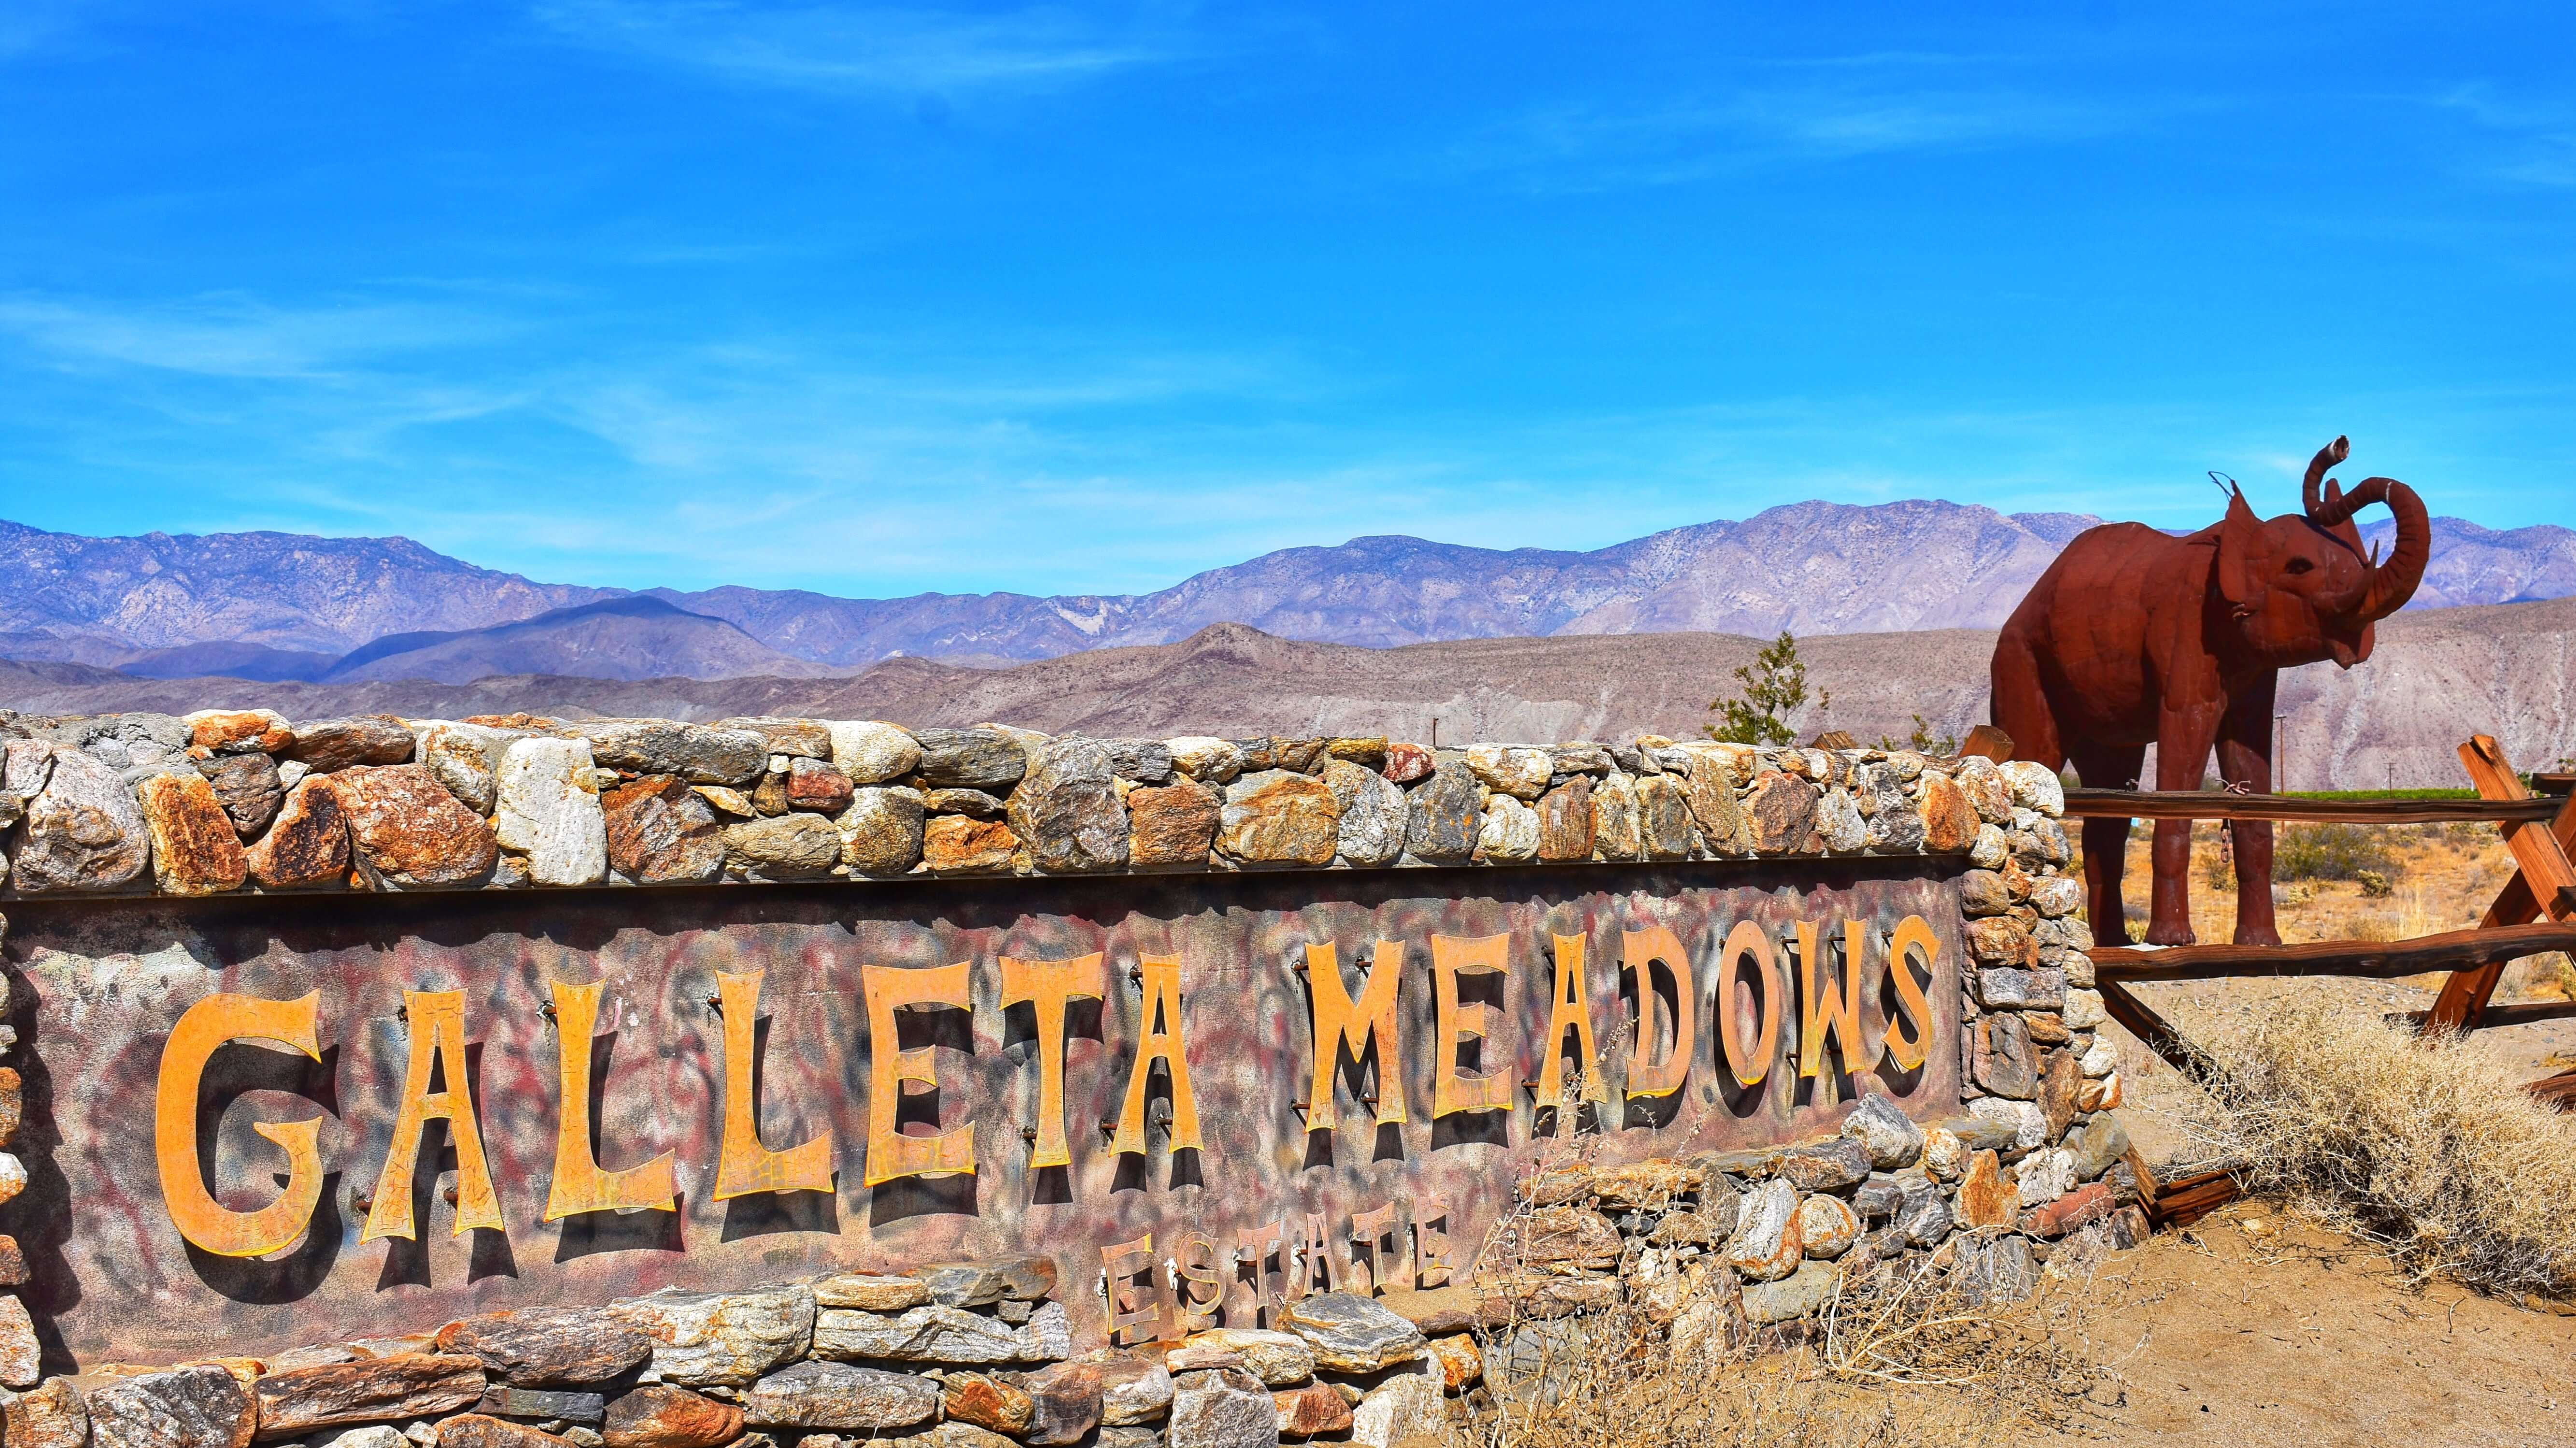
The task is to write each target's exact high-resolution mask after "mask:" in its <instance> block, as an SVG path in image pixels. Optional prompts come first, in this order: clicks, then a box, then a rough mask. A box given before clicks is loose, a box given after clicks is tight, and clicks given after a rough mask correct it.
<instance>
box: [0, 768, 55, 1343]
mask: <svg viewBox="0 0 2576 1448" xmlns="http://www.w3.org/2000/svg"><path fill="white" fill-rule="evenodd" d="M24 807H25V802H24V799H23V797H22V796H20V795H18V794H16V793H13V792H0V828H6V827H7V825H8V824H9V823H10V822H11V821H13V820H14V819H15V818H16V817H17V815H18V814H19V813H20V811H21V810H22V809H23V808H24ZM8 938H9V917H8V916H6V915H0V943H5V942H6V941H7V940H8ZM10 994H11V992H10V989H9V977H8V976H6V975H0V1061H5V1060H7V1059H8V1058H9V1057H11V1056H14V1055H15V1054H17V1050H18V1028H17V1027H16V1026H14V1025H12V1024H10V1005H11V1001H10ZM26 1114H27V1098H26V1086H25V1083H24V1082H23V1081H22V1080H21V1079H20V1078H19V1075H18V1068H17V1067H16V1066H11V1065H0V1206H4V1205H6V1204H8V1203H9V1202H12V1201H14V1200H16V1199H17V1197H18V1195H19V1194H20V1193H22V1192H24V1191H25V1190H26V1189H27V1164H26V1163H25V1162H23V1161H21V1160H19V1159H18V1127H19V1124H20V1123H21V1122H22V1121H24V1120H25V1118H26ZM26 1285H27V1254H26V1253H25V1252H24V1251H23V1250H21V1249H20V1248H19V1246H18V1239H17V1238H16V1237H14V1236H8V1235H0V1288H5V1289H6V1290H5V1291H0V1387H9V1388H25V1387H32V1386H34V1385H35V1384H36V1382H37V1381H38V1380H39V1379H40V1378H42V1377H43V1375H44V1374H43V1368H42V1366H41V1363H40V1360H41V1352H40V1349H39V1347H38V1344H37V1342H36V1324H35V1320H34V1319H33V1318H32V1317H30V1316H28V1313H27V1304H26V1303H25V1302H23V1301H21V1300H19V1297H18V1289H20V1288H22V1287H24V1286H26Z"/></svg>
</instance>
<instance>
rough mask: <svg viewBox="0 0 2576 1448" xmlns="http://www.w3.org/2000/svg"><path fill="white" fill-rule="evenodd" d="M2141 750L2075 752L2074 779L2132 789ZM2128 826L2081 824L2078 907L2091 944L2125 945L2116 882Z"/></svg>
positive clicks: (2124, 862) (2125, 923)
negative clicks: (2081, 873)
mask: <svg viewBox="0 0 2576 1448" xmlns="http://www.w3.org/2000/svg"><path fill="white" fill-rule="evenodd" d="M2146 757H2147V751H2146V746H2144V745H2137V746H2134V747H2131V746H2120V747H2115V748H2105V749H2086V750H2080V751H2078V752H2077V753H2076V755H2075V773H2076V776H2077V777H2078V778H2080V779H2082V780H2083V781H2084V787H2085V788H2087V789H2134V788H2136V787H2137V783H2138V767H2139V765H2140V764H2141V763H2143V762H2144V761H2145V759H2146ZM2128 855H2129V822H2128V821H2127V820H2114V819H2088V820H2086V821H2085V822H2084V904H2085V913H2086V914H2087V915H2088V916H2089V917H2090V918H2091V920H2092V922H2093V943H2094V944H2095V945H2126V944H2128V943H2129V916H2128V907H2127V904H2126V902H2125V901H2124V900H2123V899H2122V898H2121V891H2120V882H2121V879H2122V877H2123V876H2125V875H2126V874H2127V873H2128V864H2129V859H2128Z"/></svg>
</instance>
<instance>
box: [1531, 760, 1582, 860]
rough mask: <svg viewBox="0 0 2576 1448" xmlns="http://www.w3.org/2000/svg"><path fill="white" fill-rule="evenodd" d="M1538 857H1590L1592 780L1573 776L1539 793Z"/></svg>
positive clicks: (1565, 858) (1555, 858)
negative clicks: (1541, 793) (1545, 791)
mask: <svg viewBox="0 0 2576 1448" xmlns="http://www.w3.org/2000/svg"><path fill="white" fill-rule="evenodd" d="M1538 857H1539V858H1540V859H1542V860H1588V859H1591V858H1592V781H1591V780H1590V779H1589V778H1586V777H1585V776H1583V775H1579V774H1578V775H1576V776H1575V777H1574V778H1572V779H1569V780H1567V781H1566V782H1565V783H1563V784H1560V785H1558V786H1557V787H1556V788H1554V789H1551V790H1549V791H1548V792H1547V793H1546V794H1544V795H1542V796H1540V798H1539V802H1538Z"/></svg>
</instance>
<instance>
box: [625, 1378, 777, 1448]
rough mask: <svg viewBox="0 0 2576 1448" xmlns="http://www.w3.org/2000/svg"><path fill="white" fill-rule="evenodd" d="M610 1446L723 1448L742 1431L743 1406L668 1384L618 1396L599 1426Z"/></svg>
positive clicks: (650, 1385)
mask: <svg viewBox="0 0 2576 1448" xmlns="http://www.w3.org/2000/svg"><path fill="white" fill-rule="evenodd" d="M599 1433H600V1436H601V1437H603V1438H605V1439H607V1440H608V1448H723V1445H724V1444H727V1443H730V1442H732V1441H733V1440H734V1439H736V1438H739V1437H741V1436H742V1409H740V1408H738V1407H735V1406H734V1405H733V1404H731V1403H720V1402H717V1401H716V1400H715V1399H713V1398H710V1397H708V1396H706V1395H705V1394H703V1393H693V1392H690V1391H689V1390H688V1389H687V1388H681V1387H673V1386H671V1385H670V1384H667V1383H648V1384H646V1385H644V1386H643V1387H640V1388H637V1389H635V1390H634V1391H633V1392H631V1393H628V1394H626V1395H624V1396H623V1397H619V1398H615V1399H612V1400H611V1401H610V1402H609V1405H608V1416H607V1418H606V1419H605V1420H603V1421H602V1422H601V1423H600V1425H599Z"/></svg>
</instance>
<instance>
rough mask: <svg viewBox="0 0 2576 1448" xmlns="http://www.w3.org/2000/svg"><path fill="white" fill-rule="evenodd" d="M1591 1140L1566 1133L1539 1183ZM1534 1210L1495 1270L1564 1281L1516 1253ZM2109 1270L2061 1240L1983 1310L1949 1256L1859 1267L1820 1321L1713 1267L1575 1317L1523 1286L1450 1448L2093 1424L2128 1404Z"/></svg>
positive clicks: (1493, 1251)
mask: <svg viewBox="0 0 2576 1448" xmlns="http://www.w3.org/2000/svg"><path fill="white" fill-rule="evenodd" d="M1586 1145H1587V1143H1585V1142H1584V1141H1583V1140H1582V1139H1569V1138H1566V1137H1562V1136H1560V1137H1559V1138H1558V1139H1557V1141H1556V1143H1555V1150H1554V1151H1553V1152H1551V1153H1550V1154H1549V1156H1548V1158H1547V1159H1545V1160H1543V1161H1542V1162H1541V1163H1540V1165H1539V1167H1538V1170H1537V1172H1536V1173H1535V1174H1534V1176H1533V1178H1532V1181H1542V1180H1545V1179H1547V1178H1549V1177H1551V1176H1553V1175H1555V1174H1557V1173H1558V1172H1561V1171H1563V1170H1565V1169H1566V1168H1567V1167H1569V1166H1570V1165H1573V1164H1575V1163H1578V1162H1580V1161H1581V1159H1582V1158H1583V1157H1584V1156H1585V1155H1586V1154H1587V1151H1586ZM1524 1195H1525V1197H1526V1193H1525V1194H1524ZM1532 1211H1533V1209H1532V1208H1531V1207H1530V1206H1529V1205H1528V1204H1527V1202H1526V1200H1524V1203H1523V1205H1522V1206H1521V1207H1520V1208H1519V1209H1518V1210H1517V1211H1515V1212H1514V1213H1512V1214H1511V1215H1510V1216H1508V1217H1507V1218H1506V1219H1505V1220H1504V1221H1503V1222H1500V1223H1497V1224H1496V1226H1495V1228H1494V1229H1493V1232H1492V1233H1491V1235H1490V1236H1489V1237H1488V1239H1487V1246H1486V1250H1485V1254H1484V1256H1483V1257H1482V1259H1481V1260H1482V1261H1483V1262H1484V1263H1485V1267H1484V1269H1483V1270H1484V1271H1486V1272H1488V1273H1492V1274H1495V1275H1498V1276H1500V1277H1504V1278H1518V1279H1520V1280H1522V1281H1524V1282H1529V1281H1537V1280H1541V1279H1543V1278H1545V1277H1546V1276H1547V1274H1548V1269H1547V1268H1546V1267H1544V1266H1543V1265H1539V1264H1533V1263H1530V1262H1528V1261H1525V1260H1519V1259H1516V1258H1515V1257H1514V1255H1513V1253H1514V1250H1515V1247H1516V1244H1521V1243H1526V1242H1528V1241H1530V1240H1532V1238H1533V1234H1532V1233H1530V1232H1528V1231H1526V1230H1523V1229H1522V1227H1521V1225H1520V1224H1522V1223H1524V1222H1526V1220H1527V1219H1528V1218H1529V1216H1530V1215H1531V1213H1532ZM2098 1265H2099V1258H2098V1257H2097V1256H2096V1255H2094V1254H2093V1252H2092V1251H2091V1250H2090V1249H2088V1248H2085V1247H2080V1246H2077V1245H2074V1244H2068V1245H2065V1246H2062V1247H2061V1248H2060V1249H2059V1250H2058V1252H2057V1254H2056V1255H2055V1257H2054V1258H2052V1260H2051V1261H2050V1263H2049V1265H2048V1268H2047V1269H2046V1271H2045V1272H2044V1273H2043V1281H2042V1287H2041V1290H2040V1292H2039V1293H2038V1294H2037V1295H2036V1296H2034V1297H2032V1298H2031V1299H2029V1300H2028V1301H2024V1302H2018V1303H2005V1302H1991V1301H1978V1300H1976V1299H1975V1298H1974V1297H1973V1296H1972V1295H1971V1294H1970V1292H1969V1291H1968V1290H1967V1289H1968V1286H1969V1283H1968V1281H1967V1274H1965V1273H1961V1272H1954V1271H1953V1270H1952V1269H1951V1254H1950V1253H1949V1252H1947V1251H1944V1252H1943V1253H1939V1254H1921V1253H1917V1254H1915V1255H1913V1256H1911V1257H1906V1258H1899V1259H1895V1260H1890V1261H1886V1262H1878V1263H1871V1264H1864V1263H1862V1262H1860V1261H1859V1260H1858V1259H1857V1258H1856V1257H1847V1258H1845V1259H1844V1266H1843V1271H1842V1274H1841V1278H1840V1281H1839V1284H1838V1286H1837V1288H1836V1290H1835V1292H1834V1295H1833V1297H1832V1298H1831V1300H1830V1301H1829V1302H1828V1304H1827V1305H1826V1308H1825V1310H1824V1312H1823V1313H1822V1314H1821V1315H1820V1316H1819V1317H1818V1318H1816V1319H1815V1320H1813V1321H1812V1322H1808V1323H1800V1324H1790V1325H1786V1326H1783V1327H1779V1328H1769V1329H1764V1328H1756V1327H1752V1326H1751V1325H1749V1324H1747V1323H1746V1322H1745V1321H1744V1319H1743V1317H1742V1315H1741V1312H1740V1310H1739V1308H1738V1307H1737V1304H1736V1300H1735V1288H1734V1285H1733V1282H1732V1279H1731V1277H1730V1276H1729V1275H1728V1274H1726V1273H1724V1272H1723V1271H1721V1270H1719V1269H1718V1267H1717V1265H1716V1259H1715V1257H1714V1256H1713V1255H1703V1256H1702V1257H1701V1258H1699V1259H1698V1260H1697V1261H1696V1262H1694V1263H1691V1264H1688V1265H1687V1266H1681V1265H1676V1264H1672V1263H1669V1262H1666V1263H1664V1264H1661V1265H1660V1266H1659V1265H1658V1264H1652V1263H1646V1264H1641V1263H1633V1262H1632V1263H1630V1264H1628V1266H1629V1269H1630V1270H1629V1271H1628V1272H1627V1273H1626V1276H1627V1284H1626V1287H1627V1290H1626V1293H1625V1295H1624V1296H1622V1297H1621V1298H1620V1299H1618V1300H1617V1301H1616V1302H1614V1303H1612V1304H1611V1305H1609V1306H1607V1307H1605V1308H1603V1309H1600V1310H1597V1311H1592V1312H1586V1313H1583V1314H1580V1315H1576V1316H1550V1315H1545V1313H1544V1312H1543V1310H1542V1309H1540V1308H1539V1306H1538V1303H1537V1299H1536V1297H1535V1295H1534V1294H1532V1293H1529V1292H1526V1291H1508V1292H1505V1293H1503V1294H1502V1295H1503V1296H1504V1298H1505V1300H1507V1301H1510V1302H1512V1303H1513V1304H1514V1308H1515V1313H1516V1316H1515V1317H1514V1319H1513V1320H1512V1321H1509V1322H1507V1323H1505V1324H1503V1325H1502V1326H1500V1327H1498V1328H1494V1329H1491V1330H1489V1331H1487V1332H1486V1333H1485V1334H1483V1339H1484V1342H1483V1346H1484V1352H1485V1362H1486V1386H1485V1387H1484V1388H1482V1389H1480V1390H1479V1391H1478V1393H1477V1394H1475V1395H1474V1396H1473V1398H1472V1399H1471V1403H1472V1406H1473V1408H1474V1409H1475V1411H1474V1413H1473V1415H1472V1417H1471V1418H1470V1419H1469V1420H1467V1421H1464V1422H1460V1423H1456V1424H1453V1425H1452V1428H1451V1430H1450V1435H1449V1437H1448V1440H1447V1445H1446V1448H1601V1445H1612V1444H1615V1445H1619V1448H1880V1445H1891V1448H1892V1445H1895V1444H1898V1443H1907V1444H1918V1443H1919V1444H1935V1445H1939V1444H1985V1443H2001V1442H2010V1441H2020V1440H2023V1439H2025V1438H2027V1437H2028V1436H2029V1435H2030V1434H2031V1433H2033V1432H2035V1431H2049V1430H2055V1431H2064V1430H2068V1429H2072V1428H2080V1427H2081V1426H2082V1425H2083V1424H2085V1423H2087V1422H2089V1421H2094V1420H2098V1419H2100V1418H2101V1415H2102V1413H2103V1412H2104V1410H2105V1409H2106V1407H2108V1406H2110V1405H2116V1404H2117V1403H2119V1402H2120V1401H2121V1400H2122V1385H2121V1382H2120V1379H2119V1376H2118V1374H2117V1372H2116V1371H2115V1370H2114V1369H2113V1368H2112V1367H2110V1366H2107V1364H2108V1363H2109V1361H2110V1359H2111V1358H2112V1357H2113V1355H2114V1352H2113V1349H2112V1348H2111V1347H2110V1346H2109V1345H2108V1344H2107V1343H2106V1342H2105V1341H2104V1338H2103V1334H2104V1331H2105V1325H2106V1323H2108V1322H2110V1321H2111V1320H2112V1317H2113V1313H2112V1311H2111V1309H2112V1308H2113V1307H2114V1306H2115V1305H2125V1295H2124V1294H2123V1293H2122V1292H2120V1291H2119V1290H2117V1289H2116V1288H2115V1287H2114V1286H2112V1285H2111V1284H2109V1283H2106V1282H2100V1281H2097V1279H2096V1275H2095V1268H2096V1267H2097V1266H2098ZM1641 1268H1642V1269H1643V1270H1639V1269H1641ZM2136 1346H2137V1345H2136V1344H2134V1343H2133V1344H2130V1345H2129V1350H2131V1351H2134V1350H2135V1348H2136ZM1406 1448H1415V1445H1412V1444H1408V1445H1406Z"/></svg>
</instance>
